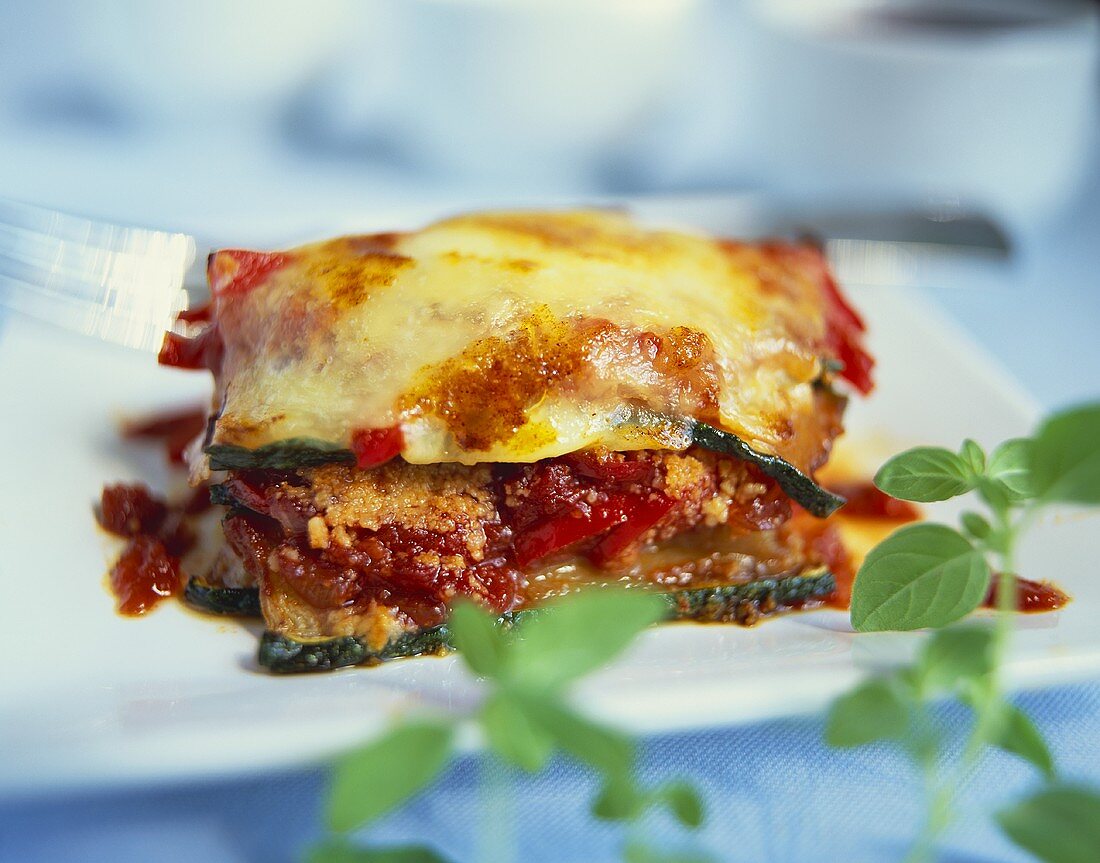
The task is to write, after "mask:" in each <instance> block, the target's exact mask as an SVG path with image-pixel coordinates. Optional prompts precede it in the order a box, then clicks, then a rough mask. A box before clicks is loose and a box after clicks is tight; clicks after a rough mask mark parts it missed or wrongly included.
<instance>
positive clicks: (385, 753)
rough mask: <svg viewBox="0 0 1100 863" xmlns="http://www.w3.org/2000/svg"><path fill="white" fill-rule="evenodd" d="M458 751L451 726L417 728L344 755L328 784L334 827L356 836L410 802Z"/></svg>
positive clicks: (397, 730) (404, 729)
mask: <svg viewBox="0 0 1100 863" xmlns="http://www.w3.org/2000/svg"><path fill="white" fill-rule="evenodd" d="M453 745H454V729H453V728H452V727H451V726H450V725H445V724H443V723H438V722H413V723H409V724H407V725H401V726H398V727H397V728H395V729H393V730H392V731H390V732H389V733H388V734H386V735H385V736H383V737H382V738H381V739H379V740H375V741H373V742H372V743H368V744H367V745H366V746H364V747H362V748H361V749H357V750H355V751H354V752H351V753H349V754H347V755H345V756H344V757H343V758H341V759H340V760H339V761H337V762H336V765H335V768H334V770H333V776H332V782H331V783H330V784H329V792H328V800H327V801H326V806H325V809H326V820H327V821H328V824H329V827H330V828H331V829H333V830H337V831H346V830H353V829H355V828H356V827H359V826H361V825H363V824H366V823H368V822H369V821H373V820H374V819H376V818H378V817H379V816H381V815H384V814H386V813H387V812H389V811H390V810H391V809H393V808H394V807H396V806H398V805H399V804H401V803H403V802H405V800H407V799H408V798H409V797H412V796H413V795H414V794H416V793H417V792H418V791H420V790H421V789H423V788H424V787H426V786H427V785H428V784H429V783H431V781H432V780H433V779H434V778H435V777H436V775H438V774H439V772H440V771H441V770H442V769H443V768H444V767H445V766H446V764H447V761H448V760H449V759H450V756H451V751H452V748H453Z"/></svg>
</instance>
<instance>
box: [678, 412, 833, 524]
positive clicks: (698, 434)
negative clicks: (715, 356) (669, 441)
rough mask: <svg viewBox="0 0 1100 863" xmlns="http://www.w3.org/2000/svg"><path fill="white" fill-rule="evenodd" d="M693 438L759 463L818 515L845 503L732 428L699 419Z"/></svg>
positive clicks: (698, 443)
mask: <svg viewBox="0 0 1100 863" xmlns="http://www.w3.org/2000/svg"><path fill="white" fill-rule="evenodd" d="M691 442H692V443H693V444H695V445H696V446H698V447H702V448H703V449H709V450H713V451H714V452H720V453H725V454H726V455H731V456H733V457H734V458H739V459H742V460H743V461H747V462H750V463H752V464H754V465H756V466H757V467H758V468H760V470H761V471H762V472H763V473H765V474H767V475H768V476H770V477H771V478H772V479H774V480H775V481H776V482H777V483H779V487H780V488H781V489H783V491H785V492H786V493H787V496H788V497H789V498H790V499H791V500H793V501H794V502H795V503H797V504H798V505H799V506H801V507H803V508H804V509H805V510H806V511H807V512H809V513H811V514H812V515H816V516H817V517H818V518H825V517H826V516H829V515H832V514H833V513H834V512H836V511H837V510H838V509H840V507H842V506H843V505H844V504H845V500H844V498H842V497H841V496H840V495H838V494H833V493H832V492H831V491H828V490H826V489H824V488H822V487H821V486H819V485H818V484H817V483H816V482H814V481H813V480H812V479H810V477H808V476H807V475H806V474H804V473H803V472H802V471H800V470H799V469H798V468H796V467H795V466H794V465H793V464H791V463H790V462H788V461H784V460H783V459H781V458H780V457H779V456H776V455H765V454H764V453H759V452H757V451H756V450H754V449H753V448H752V447H751V446H749V445H748V444H747V443H745V442H744V441H743V440H741V438H739V437H738V436H737V435H735V434H733V433H731V432H727V431H722V430H721V429H717V428H715V427H714V426H711V425H707V424H706V423H695V425H694V426H693V427H692V430H691Z"/></svg>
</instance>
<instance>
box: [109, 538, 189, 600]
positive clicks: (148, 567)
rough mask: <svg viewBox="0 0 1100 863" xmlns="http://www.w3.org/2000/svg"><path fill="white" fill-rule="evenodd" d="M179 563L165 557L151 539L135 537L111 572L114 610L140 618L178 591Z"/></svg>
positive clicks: (166, 552)
mask: <svg viewBox="0 0 1100 863" xmlns="http://www.w3.org/2000/svg"><path fill="white" fill-rule="evenodd" d="M179 586H180V571H179V559H178V558H177V557H175V556H173V555H171V554H169V553H168V549H167V548H165V546H164V543H162V542H161V541H160V540H159V539H157V538H156V537H155V536H149V535H148V534H139V535H138V536H135V537H134V538H133V539H131V540H130V543H129V545H127V546H126V550H125V551H124V552H123V553H122V555H121V556H120V557H119V559H118V560H117V561H116V562H115V565H114V567H113V568H112V569H111V589H112V590H113V591H114V593H115V596H116V597H117V598H118V610H119V612H120V613H122V614H125V615H131V616H134V615H139V614H144V613H145V612H146V611H148V610H149V609H150V608H152V607H153V606H154V605H156V604H157V603H158V602H160V601H161V600H163V599H166V598H168V597H169V596H172V595H173V594H174V593H176V592H177V591H178V590H179Z"/></svg>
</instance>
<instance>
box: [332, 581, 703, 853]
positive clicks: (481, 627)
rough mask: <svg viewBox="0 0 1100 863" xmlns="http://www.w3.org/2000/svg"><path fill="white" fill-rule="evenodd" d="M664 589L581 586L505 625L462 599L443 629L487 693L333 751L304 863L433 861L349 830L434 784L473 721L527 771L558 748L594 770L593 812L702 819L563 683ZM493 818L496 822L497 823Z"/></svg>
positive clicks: (629, 636) (662, 607)
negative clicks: (364, 842) (650, 778)
mask: <svg viewBox="0 0 1100 863" xmlns="http://www.w3.org/2000/svg"><path fill="white" fill-rule="evenodd" d="M667 613H668V607H667V604H666V603H665V602H664V601H663V600H662V598H661V597H659V596H656V595H654V594H651V593H648V592H645V591H628V590H622V589H605V590H599V591H589V592H584V593H580V594H577V595H575V596H570V597H567V598H564V599H562V600H560V601H558V602H554V603H550V604H548V605H546V606H544V607H543V608H542V609H540V612H539V614H537V615H533V616H532V617H530V618H527V619H525V620H523V621H522V622H520V623H517V625H516V626H515V627H512V628H502V627H500V626H498V625H497V623H496V620H495V619H494V618H493V617H492V616H490V615H489V614H488V613H486V612H485V611H483V610H481V609H480V608H478V607H477V606H475V605H473V604H471V603H460V604H457V605H456V606H455V607H454V609H453V610H452V612H451V616H450V628H451V633H452V638H453V642H454V645H455V647H456V648H457V649H458V656H459V658H460V660H461V661H462V662H464V663H465V664H466V666H467V667H468V668H469V669H470V671H472V672H473V673H474V674H476V675H478V676H479V677H481V678H483V679H484V681H485V686H486V694H485V697H484V699H483V700H482V701H481V703H480V706H479V707H478V708H477V710H476V711H475V712H474V713H473V714H472V715H470V716H465V717H464V716H458V717H454V716H442V717H436V718H431V719H420V720H416V721H412V722H409V723H405V724H400V725H397V726H396V727H394V728H393V729H392V730H391V731H389V732H388V733H387V734H385V735H384V736H382V737H381V738H380V739H378V740H375V741H373V742H371V743H369V744H367V745H366V746H363V747H361V748H360V749H358V750H356V751H354V752H351V753H349V754H347V755H345V756H343V757H342V758H341V759H339V760H338V761H337V762H336V764H335V766H334V769H333V779H332V782H331V784H330V786H329V789H328V795H327V799H326V801H325V816H326V821H327V823H328V826H329V828H330V830H332V831H333V832H334V833H335V834H336V836H335V837H334V838H332V839H330V840H329V841H328V842H326V843H324V844H323V845H321V846H318V847H317V848H315V849H314V850H313V852H312V854H313V856H312V857H311V858H310V860H311V863H391V861H392V863H421V861H423V863H439V861H442V859H443V858H441V857H440V856H439V855H438V854H437V853H436V852H435V851H433V850H432V849H428V848H423V847H420V846H413V847H400V848H392V847H386V848H377V847H363V846H358V845H354V844H352V843H351V842H350V841H349V840H348V838H347V834H348V832H349V831H352V830H356V829H359V828H362V827H364V826H366V825H368V824H371V823H373V822H374V821H375V820H376V819H378V818H379V817H381V816H382V815H384V814H385V813H387V812H389V811H391V810H392V809H394V808H395V807H397V806H399V805H400V804H401V803H403V802H405V801H406V800H408V799H409V798H410V797H412V796H413V795H414V794H416V793H418V792H419V791H421V790H422V789H424V788H425V787H427V786H428V785H429V784H431V782H433V781H434V780H435V779H436V778H437V777H438V775H439V774H440V772H441V771H442V770H443V769H444V767H445V766H446V765H447V764H448V762H449V761H450V759H451V758H452V757H453V756H454V755H455V754H456V745H457V741H458V739H459V734H460V731H461V730H462V728H464V727H465V726H467V725H473V726H474V727H475V728H476V729H477V731H478V732H479V733H480V736H481V738H482V739H483V740H484V742H485V746H486V749H487V753H488V756H489V757H493V758H496V759H499V760H500V761H502V762H504V764H506V765H510V766H512V767H515V768H518V769H520V770H522V771H525V772H529V773H533V772H537V771H539V770H542V769H543V768H544V767H545V766H546V763H547V761H549V759H550V758H551V757H552V756H553V755H554V754H556V753H560V754H562V755H564V756H566V757H569V758H572V759H573V760H575V761H578V762H580V763H581V764H583V765H585V766H586V767H587V768H589V769H590V770H592V771H593V772H595V773H596V774H597V776H599V778H600V791H599V794H598V796H597V797H596V799H595V800H594V801H593V803H592V812H593V814H594V815H596V816H597V817H599V818H604V819H611V820H619V821H635V820H637V819H638V818H639V817H641V816H642V815H643V814H644V813H645V812H647V811H648V810H649V809H651V808H652V807H655V806H656V807H662V808H664V809H665V811H667V812H668V813H669V814H670V815H672V817H673V818H675V819H676V820H677V821H679V822H680V823H681V824H682V825H684V826H685V827H688V828H694V827H698V826H699V825H700V824H701V823H702V821H703V817H704V810H703V802H702V799H701V798H700V797H699V794H698V793H697V792H696V791H695V789H694V788H693V787H692V786H691V785H689V784H688V783H686V782H684V781H680V780H676V781H672V782H668V783H665V784H663V785H659V786H657V787H654V788H647V787H644V786H643V785H641V784H639V783H638V781H637V778H636V776H635V763H636V749H635V745H634V742H633V740H632V739H631V738H630V737H629V736H627V735H625V734H623V733H622V732H619V731H617V730H615V729H612V728H609V727H607V726H605V725H602V724H600V723H598V722H595V721H593V720H591V719H589V718H588V717H587V716H585V715H584V714H583V713H582V712H580V711H578V710H577V708H576V707H575V706H574V705H573V703H572V702H571V700H570V698H569V690H570V688H571V686H572V684H574V683H575V682H576V681H577V680H578V679H580V678H581V677H584V676H585V675H588V674H590V673H592V672H593V671H595V670H597V669H599V668H601V667H603V666H605V665H607V664H608V663H609V662H612V661H613V660H615V659H616V658H617V657H618V656H619V655H620V654H621V653H622V652H623V651H624V650H626V649H627V647H629V645H630V644H631V643H632V642H633V641H634V639H635V638H636V637H637V636H638V634H639V633H640V632H642V631H643V630H644V629H646V628H647V627H649V626H650V625H652V624H654V623H656V622H658V621H660V620H662V619H663V618H664V617H666V616H667ZM497 826H499V825H497ZM624 856H625V857H626V859H632V860H652V861H657V860H660V861H664V863H676V861H687V860H700V859H702V858H698V857H697V856H690V855H689V856H687V857H684V856H681V855H668V854H666V853H664V852H657V851H654V850H652V849H650V848H648V847H647V846H645V845H643V844H640V843H639V842H638V841H637V839H634V840H632V841H631V842H630V843H628V844H627V846H626V847H625V849H624Z"/></svg>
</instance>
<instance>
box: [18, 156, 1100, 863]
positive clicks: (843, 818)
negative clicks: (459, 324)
mask: <svg viewBox="0 0 1100 863" xmlns="http://www.w3.org/2000/svg"><path fill="white" fill-rule="evenodd" d="M20 158H22V159H23V160H24V162H25V161H26V160H27V159H29V158H31V156H30V155H29V154H28V153H27V152H23V153H21V154H20ZM42 158H43V160H44V161H45V160H47V159H48V158H50V156H49V154H48V153H46V154H45V155H44V156H43V157H42ZM19 164H21V163H20V162H13V161H12V160H11V159H8V160H7V166H6V167H4V168H3V169H2V170H0V180H3V181H4V182H5V183H6V186H5V187H4V189H2V190H0V191H5V192H6V193H8V194H20V195H21V196H22V197H30V198H34V197H38V198H39V199H40V200H49V198H50V195H48V194H41V195H36V194H35V193H34V189H33V188H31V187H30V186H27V185H26V184H25V183H23V185H20V183H21V182H23V181H22V180H21V177H25V173H24V170H25V169H24V168H19V167H18V166H19ZM44 167H45V165H44V164H42V165H39V168H43V169H44ZM383 185H384V186H385V188H386V191H387V196H386V197H388V198H389V199H391V200H392V199H394V198H395V197H396V195H397V191H395V190H397V189H399V184H397V183H395V181H393V179H392V178H391V177H388V176H387V178H386V179H385V182H384V183H383ZM43 188H44V189H45V190H46V191H47V192H48V191H49V189H48V188H47V187H43ZM364 188H366V187H364ZM83 189H84V193H85V200H83V201H81V200H76V199H72V195H75V194H76V192H75V191H73V190H70V192H71V193H72V194H71V195H70V206H73V207H75V208H79V207H85V208H86V209H89V210H92V209H96V208H95V207H94V205H92V204H91V201H92V200H94V198H93V197H92V196H94V195H95V194H98V192H97V190H96V187H95V183H94V182H89V183H88V184H86V185H85V186H84V187H83ZM77 191H78V190H77ZM364 194H365V191H364ZM55 197H56V196H55ZM56 202H57V201H55V203H56ZM99 209H101V210H102V209H103V208H102V207H101V208H99ZM170 218H171V216H170V215H169V214H166V215H164V217H163V219H161V220H159V221H164V220H167V219H170ZM154 221H155V220H154ZM1024 251H1025V257H1024V260H1023V261H1022V264H1021V268H1020V269H1019V271H1018V273H1017V277H1016V278H1015V279H1014V280H1013V283H1012V284H1010V285H1007V286H1006V287H1005V288H1004V289H1003V291H991V290H954V289H952V290H940V291H934V292H933V293H934V294H935V295H936V298H937V299H938V300H939V301H940V302H941V303H943V304H944V305H945V306H946V307H947V308H948V310H949V311H950V312H952V313H953V314H954V315H956V316H957V317H958V318H959V319H960V320H961V321H962V323H963V324H964V325H966V326H967V327H968V328H969V329H970V330H971V331H972V332H973V333H974V334H975V336H976V337H977V338H978V340H979V341H981V342H983V343H984V344H985V345H986V347H987V348H988V349H989V350H990V351H991V352H992V353H994V354H995V355H996V356H997V357H998V358H1000V360H1001V361H1002V362H1003V363H1004V364H1005V365H1006V366H1007V367H1008V369H1009V370H1010V371H1011V372H1012V373H1013V374H1015V376H1016V377H1017V378H1019V379H1020V380H1021V381H1022V382H1023V383H1024V385H1025V386H1026V387H1027V388H1028V389H1030V390H1031V391H1032V392H1033V393H1036V394H1038V395H1039V397H1040V400H1041V402H1042V403H1043V404H1044V405H1045V406H1047V407H1051V408H1053V407H1055V406H1058V405H1061V404H1065V403H1067V402H1069V401H1073V400H1079V399H1083V398H1086V397H1089V396H1093V397H1095V396H1096V395H1097V391H1098V389H1100V387H1098V381H1100V374H1098V373H1100V338H1098V337H1097V333H1098V332H1100V291H1098V290H1097V275H1096V274H1097V272H1098V271H1100V172H1098V173H1097V176H1094V177H1093V178H1092V181H1091V182H1090V184H1089V186H1088V187H1087V188H1086V189H1083V190H1082V194H1081V198H1080V200H1079V201H1078V202H1077V204H1076V206H1075V207H1074V208H1073V209H1072V210H1071V211H1070V212H1068V213H1067V214H1066V216H1065V217H1064V218H1062V219H1061V220H1060V221H1059V222H1058V223H1057V224H1055V225H1050V226H1047V227H1046V228H1045V229H1043V230H1042V231H1041V232H1038V233H1036V234H1035V235H1033V236H1031V237H1029V238H1028V239H1027V242H1026V244H1025V246H1024ZM1020 702H1021V703H1022V704H1023V705H1024V706H1025V707H1027V708H1028V709H1029V710H1030V711H1032V712H1033V714H1034V716H1035V717H1036V719H1037V721H1038V724H1039V726H1040V727H1041V728H1042V730H1043V732H1044V733H1045V734H1046V735H1047V737H1048V739H1049V740H1050V742H1051V744H1052V748H1053V750H1054V753H1055V755H1056V757H1057V759H1058V761H1059V763H1060V764H1061V765H1062V767H1063V768H1064V769H1065V770H1066V771H1067V772H1068V773H1069V774H1070V775H1071V776H1075V777H1079V778H1081V779H1085V780H1090V781H1092V782H1094V783H1100V684H1091V685H1078V686H1073V687H1065V688H1059V689H1052V690H1048V691H1042V692H1034V693H1030V694H1026V695H1023V696H1022V697H1021V698H1020ZM944 718H945V721H946V722H947V723H948V725H949V726H950V727H951V728H953V729H955V730H956V731H957V732H958V731H959V730H960V729H962V728H963V727H964V724H965V722H966V715H965V713H964V711H962V709H960V708H948V709H945V711H944ZM214 733H216V731H215V732H214ZM821 733H822V728H821V722H820V720H808V719H803V720H797V721H796V720H791V721H779V722H768V723H764V724H759V725H753V726H747V727H737V728H732V729H727V730H719V731H709V732H706V733H699V734H688V735H677V736H665V737H656V738H653V739H649V740H646V741H645V742H644V749H643V752H644V769H645V772H646V774H647V775H648V776H649V778H651V779H655V778H657V777H659V776H672V775H685V776H688V777H691V778H692V779H693V780H694V781H695V782H696V783H698V785H699V786H700V787H701V788H702V789H703V790H704V792H705V795H706V799H707V803H708V809H709V815H708V819H707V823H706V826H705V828H704V829H703V830H702V831H701V832H700V833H698V834H697V835H695V836H689V835H686V834H684V833H683V832H682V831H680V830H679V828H677V827H675V825H673V824H671V823H670V822H669V821H668V820H667V819H666V818H665V817H663V816H661V817H654V818H653V819H652V820H650V821H647V822H646V823H645V824H643V825H642V826H641V832H642V833H643V834H644V835H645V836H646V838H647V839H649V840H650V841H651V842H652V843H653V844H658V845H660V844H671V845H689V846H690V845H692V844H693V843H697V844H698V846H699V847H701V848H703V849H706V850H708V851H710V852H712V853H713V854H714V855H715V856H716V857H718V858H719V859H721V860H728V861H739V860H745V861H771V860H774V861H783V863H795V861H807V863H810V861H813V863H817V861H829V860H845V861H849V863H857V861H864V860H866V861H871V860H893V859H898V858H900V857H901V856H902V854H903V852H904V849H905V847H906V843H907V841H908V840H909V838H910V837H912V836H913V835H914V833H915V830H916V825H917V823H918V820H919V817H920V814H921V792H920V784H919V781H918V780H917V777H916V776H915V775H914V774H913V772H912V769H911V767H910V766H909V765H908V764H907V762H905V761H904V759H902V758H901V757H900V756H898V755H897V754H895V753H893V752H892V751H890V750H888V749H885V748H873V749H867V750H861V751H858V752H852V753H838V752H835V751H830V750H828V749H826V748H825V747H824V746H823V745H822V742H821ZM0 745H2V742H0ZM478 774H479V768H478V765H477V763H476V760H475V759H473V758H468V759H464V760H461V761H459V762H458V763H456V764H455V765H454V766H453V767H452V768H451V769H450V771H449V772H448V773H447V775H446V776H445V777H444V779H443V780H442V781H441V782H439V783H438V784H437V785H436V786H435V787H434V788H433V789H432V790H431V791H430V792H428V793H426V794H425V795H423V796H422V797H420V798H419V799H417V800H415V801H414V802H412V803H410V804H409V805H407V806H406V807H405V808H404V809H402V810H401V811H399V812H397V813H396V814H394V815H392V816H391V817H389V818H388V819H387V820H386V821H385V822H384V823H382V824H381V825H379V826H378V827H377V828H376V829H374V830H373V831H372V832H371V838H372V840H375V841H379V842H386V841H395V842H396V841H412V840H415V841H423V842H429V843H431V844H434V845H437V846H438V847H439V848H440V849H441V850H443V851H445V852H448V853H449V854H451V855H452V856H453V857H454V858H455V859H457V860H461V861H471V860H474V859H477V849H478V848H479V847H482V846H481V845H479V843H482V842H483V841H484V836H485V835H486V831H487V830H492V829H499V828H500V827H501V824H502V823H506V822H507V819H502V818H501V817H498V816H497V815H496V814H495V813H492V812H487V811H486V807H485V806H484V805H483V798H482V797H480V796H479V794H480V792H479V790H478ZM509 781H510V782H511V783H512V784H511V786H510V787H511V788H512V794H513V797H514V802H513V804H512V806H513V807H514V811H515V813H516V819H515V822H514V824H513V825H512V826H511V827H510V828H509V829H510V831H511V835H512V836H513V837H514V843H515V847H516V848H517V850H518V854H517V856H516V859H517V860H522V861H525V863H533V861H555V863H566V861H578V863H579V861H586V863H587V861H599V860H605V859H615V855H616V852H617V849H618V848H619V847H620V845H621V843H622V841H623V834H622V833H621V831H620V829H619V828H618V827H615V826H608V825H605V824H601V823H598V822H594V821H592V820H591V819H589V818H588V817H587V814H586V813H587V801H588V799H589V797H590V795H591V792H592V787H591V783H590V780H589V777H588V776H587V775H586V774H585V772H584V771H582V770H580V769H578V768H577V767H576V766H575V765H573V764H571V763H567V762H562V763H557V764H554V765H553V767H552V768H551V769H550V770H548V771H547V772H546V773H545V774H542V775H540V776H538V777H535V778H525V777H515V776H513V777H509ZM1032 781H1033V777H1032V776H1031V774H1030V772H1029V769H1028V768H1027V767H1026V766H1025V765H1023V764H1021V763H1020V762H1018V761H1016V760H1015V759H1012V758H1010V757H1008V756H1004V755H994V756H991V757H990V758H988V759H987V760H986V761H985V762H984V763H983V764H982V766H981V768H980V769H979V770H977V771H976V772H975V773H974V775H973V776H971V777H970V780H969V782H968V784H967V787H966V788H965V789H964V790H963V794H962V796H961V798H960V800H959V812H958V818H957V819H956V821H955V825H954V828H953V829H952V832H951V834H950V836H949V837H948V850H947V852H946V853H945V855H944V859H947V860H967V861H993V860H1014V859H1024V858H1023V857H1022V855H1020V854H1018V853H1017V852H1016V851H1015V850H1014V849H1013V848H1012V847H1011V846H1009V845H1008V844H1007V843H1006V842H1005V841H1004V840H1002V839H1001V838H1000V836H999V834H998V833H997V830H996V829H995V827H993V826H992V823H991V821H990V819H989V817H988V814H989V812H990V811H992V810H993V809H994V808H995V807H996V806H998V805H1000V804H1002V803H1005V802H1007V801H1009V800H1010V799H1011V798H1012V796H1013V795H1014V794H1017V793H1019V792H1022V791H1023V790H1024V789H1026V788H1027V787H1028V785H1029V783H1030V782H1032ZM322 786H323V775H322V773H321V772H320V771H319V770H316V769H311V770H301V771H297V772H293V773H285V774H280V775H266V776H262V777H257V778H249V779H245V780H236V781H211V782H205V783H202V784H199V785H195V784H192V785H186V786H179V787H170V788H153V789H141V790H136V791H128V792H124V793H100V794H94V795H91V794H81V795H75V796H69V795H67V796H62V797H52V798H49V799H40V800H37V801H23V802H8V803H4V804H0V860H3V861H19V863H39V861H41V863H46V861H49V863H53V861H60V860H81V861H104V863H107V861H110V863H127V861H142V863H146V861H196V860H202V861H238V860H241V861H244V860H248V861H267V863H278V861H289V860H294V859H296V858H297V855H298V854H299V852H300V850H301V849H302V848H303V847H305V846H306V845H308V844H309V843H310V842H311V841H313V840H314V839H316V838H317V837H318V836H319V831H320V823H319V819H318V811H319V795H320V791H321V789H322ZM1098 859H1100V850H1098Z"/></svg>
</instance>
